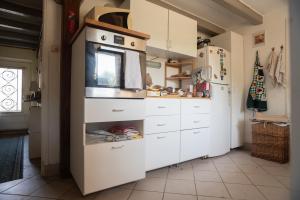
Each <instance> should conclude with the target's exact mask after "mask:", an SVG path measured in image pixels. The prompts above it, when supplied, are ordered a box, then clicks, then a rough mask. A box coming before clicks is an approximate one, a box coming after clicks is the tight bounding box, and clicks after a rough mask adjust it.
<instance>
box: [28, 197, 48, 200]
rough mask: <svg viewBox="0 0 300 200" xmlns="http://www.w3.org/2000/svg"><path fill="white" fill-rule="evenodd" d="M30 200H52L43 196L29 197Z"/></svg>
mask: <svg viewBox="0 0 300 200" xmlns="http://www.w3.org/2000/svg"><path fill="white" fill-rule="evenodd" d="M28 200H51V199H49V198H43V197H29V199H28Z"/></svg>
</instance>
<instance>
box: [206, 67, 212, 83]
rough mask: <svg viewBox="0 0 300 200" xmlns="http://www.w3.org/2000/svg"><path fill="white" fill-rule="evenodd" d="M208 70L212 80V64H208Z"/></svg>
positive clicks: (209, 77)
mask: <svg viewBox="0 0 300 200" xmlns="http://www.w3.org/2000/svg"><path fill="white" fill-rule="evenodd" d="M207 72H208V81H211V80H212V66H211V65H208V66H207Z"/></svg>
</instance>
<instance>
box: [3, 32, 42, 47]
mask: <svg viewBox="0 0 300 200" xmlns="http://www.w3.org/2000/svg"><path fill="white" fill-rule="evenodd" d="M0 39H5V40H9V41H16V42H24V43H29V44H35V45H37V44H38V42H39V37H37V36H31V35H25V34H20V33H15V32H11V31H5V30H0Z"/></svg>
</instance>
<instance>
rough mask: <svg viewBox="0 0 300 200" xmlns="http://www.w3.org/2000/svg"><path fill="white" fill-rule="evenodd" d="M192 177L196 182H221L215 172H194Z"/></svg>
mask: <svg viewBox="0 0 300 200" xmlns="http://www.w3.org/2000/svg"><path fill="white" fill-rule="evenodd" d="M194 175H195V180H197V181H211V182H222V179H221V177H220V175H219V173H218V172H216V171H194Z"/></svg>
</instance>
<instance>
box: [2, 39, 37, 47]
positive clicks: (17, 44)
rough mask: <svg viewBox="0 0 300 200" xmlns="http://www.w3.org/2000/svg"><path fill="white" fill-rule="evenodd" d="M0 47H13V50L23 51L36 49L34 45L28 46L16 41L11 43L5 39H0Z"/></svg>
mask: <svg viewBox="0 0 300 200" xmlns="http://www.w3.org/2000/svg"><path fill="white" fill-rule="evenodd" d="M0 46H7V47H15V48H23V49H32V50H35V49H36V47H37V46H36V45H35V44H29V43H25V42H18V41H11V40H6V39H1V38H0Z"/></svg>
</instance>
